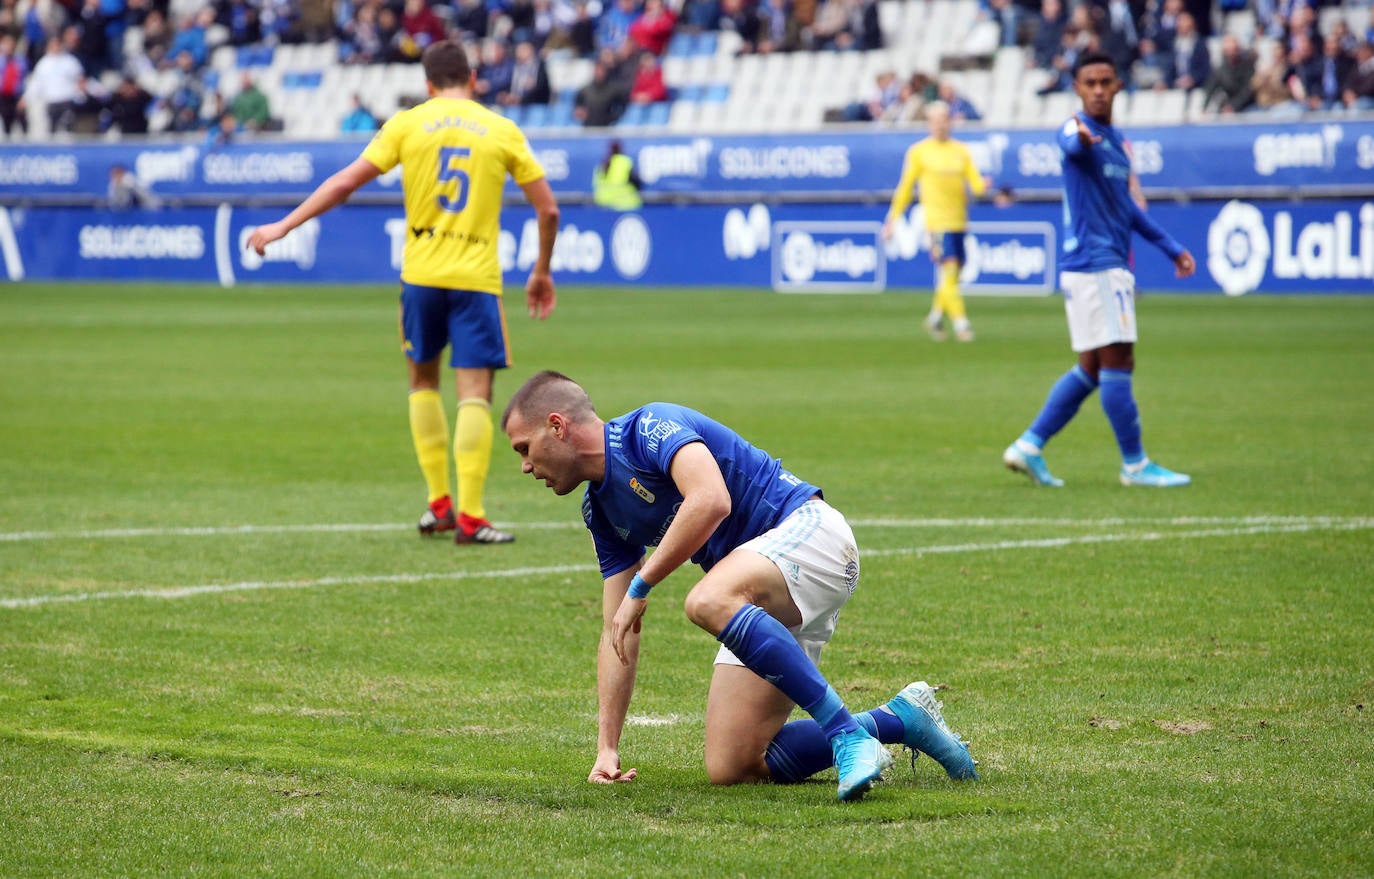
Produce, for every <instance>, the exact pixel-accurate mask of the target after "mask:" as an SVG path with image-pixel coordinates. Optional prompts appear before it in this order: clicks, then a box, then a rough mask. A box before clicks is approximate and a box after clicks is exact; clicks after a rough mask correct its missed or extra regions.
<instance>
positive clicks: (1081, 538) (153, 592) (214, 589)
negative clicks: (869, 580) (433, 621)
mask: <svg viewBox="0 0 1374 879" xmlns="http://www.w3.org/2000/svg"><path fill="white" fill-rule="evenodd" d="M1030 521H1039V520H1030ZM1169 521H1173V520H1169ZM1235 521H1245V520H1235ZM1371 528H1374V518H1351V519H1333V518H1322V519H1296V518H1294V519H1286V520H1280V521H1274V522H1271V523H1270V524H1253V525H1245V526H1243V527H1239V528H1204V529H1199V530H1192V531H1174V532H1160V531H1143V532H1135V533H1130V532H1125V533H1112V534H1082V535H1073V536H1068V537H1048V538H1040V539H1030V540H999V541H993V542H990V543H960V544H946V545H933V546H915V547H896V548H888V549H869V550H864V551H863V555H864V556H865V557H873V556H892V555H915V556H921V555H936V554H940V553H960V552H997V551H1000V550H1015V549H1046V548H1053V547H1060V546H1073V545H1078V544H1091V543H1126V542H1148V541H1159V540H1193V539H1199V538H1209V537H1239V536H1243V535H1252V534H1293V533H1300V532H1308V531H1358V530H1364V529H1371ZM595 570H596V566H595V565H592V564H586V565H549V566H544V567H530V568H506V569H500V570H492V571H449V572H432V573H423V574H376V575H365V576H358V577H320V578H316V579H311V580H278V581H247V582H241V583H209V584H205V585H201V586H173V587H168V588H164V589H129V590H122V591H109V592H79V593H67V594H58V595H36V596H32V597H29V598H5V599H0V609H12V608H23V607H39V606H42V605H49V604H70V603H75V602H85V601H105V600H112V599H125V598H163V599H169V598H187V597H190V596H194V595H211V594H219V593H226V592H251V591H260V590H265V589H314V588H318V587H322V586H346V585H359V584H366V583H420V582H426V581H431V580H477V579H482V578H486V577H501V578H505V577H528V576H540V575H546V574H570V573H583V572H594V571H595Z"/></svg>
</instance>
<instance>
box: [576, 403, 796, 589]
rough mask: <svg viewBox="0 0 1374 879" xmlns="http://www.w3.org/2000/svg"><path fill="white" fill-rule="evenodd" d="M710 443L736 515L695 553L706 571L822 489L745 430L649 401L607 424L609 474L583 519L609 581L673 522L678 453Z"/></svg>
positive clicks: (585, 501) (593, 488)
mask: <svg viewBox="0 0 1374 879" xmlns="http://www.w3.org/2000/svg"><path fill="white" fill-rule="evenodd" d="M693 442H699V443H704V444H705V445H706V448H707V449H709V450H710V452H711V455H712V456H713V457H714V458H715V459H716V463H717V464H719V465H720V472H721V474H722V475H724V477H725V487H726V488H727V489H728V490H729V492H730V515H729V516H727V517H726V518H725V521H723V522H721V523H720V525H719V526H717V527H716V530H715V533H714V534H712V535H711V537H710V539H709V540H707V541H706V545H705V546H703V547H702V548H701V549H700V550H698V551H697V553H696V555H694V556H692V561H693V562H696V563H697V564H698V565H701V567H702V568H703V569H705V570H708V571H709V570H711V567H712V566H713V565H714V564H715V563H716V562H718V561H720V560H721V559H723V558H725V556H726V555H728V554H729V553H730V552H731V551H732V550H734V549H735V548H736V547H738V546H740V545H741V544H743V543H745V542H746V541H749V540H752V539H754V538H755V537H758V536H759V535H760V534H763V533H764V532H766V531H769V530H770V529H772V528H773V527H775V526H776V525H777V524H778V523H779V522H781V521H782V520H783V519H785V518H786V517H787V516H788V515H789V514H791V513H792V511H793V510H795V509H797V508H798V507H800V506H801V505H802V504H804V503H806V501H807V500H809V499H810V498H811V497H812V496H813V495H818V494H820V493H821V490H820V489H819V488H817V487H816V486H814V485H811V484H810V483H807V482H803V481H802V480H800V479H798V478H797V477H795V476H793V475H792V474H791V473H788V472H787V471H786V470H784V469H783V468H782V462H781V461H779V460H778V459H776V458H774V457H772V456H771V455H769V454H768V453H767V452H765V451H763V450H762V449H759V448H756V447H755V446H753V445H751V444H750V443H749V442H747V441H746V440H745V439H744V438H743V437H741V436H740V435H739V434H737V433H735V432H734V431H733V430H731V429H730V428H728V427H726V426H725V425H723V424H720V423H719V422H717V421H713V420H711V419H710V418H707V417H706V416H705V415H702V414H701V413H700V412H697V411H695V410H693V409H688V408H687V407H686V406H678V405H676V404H673V403H650V404H649V405H647V406H641V407H640V408H638V409H636V410H634V411H633V412H629V413H627V414H625V415H622V416H620V417H619V418H615V419H612V420H611V421H609V422H607V423H606V475H605V476H604V477H603V478H602V480H601V481H600V482H598V483H589V484H588V485H587V493H586V494H585V495H584V496H583V498H582V518H583V520H584V521H586V523H587V530H589V531H591V533H592V542H593V543H594V544H595V545H596V556H597V560H598V561H599V562H600V564H601V576H602V577H603V578H605V577H610V576H612V575H614V574H618V573H620V572H621V571H623V570H625V569H626V568H630V567H633V566H634V565H635V563H636V562H638V561H639V560H640V559H641V558H643V556H644V549H645V547H649V546H657V545H658V542H659V541H660V540H662V539H663V535H664V534H665V533H666V532H667V531H668V526H669V525H671V524H672V523H673V517H675V516H676V515H677V511H678V508H679V507H681V505H682V494H681V493H680V492H679V491H678V490H677V485H676V484H675V483H674V482H673V479H672V476H670V475H669V468H670V467H671V466H672V462H673V456H674V455H676V454H677V453H678V451H679V450H680V449H681V448H682V447H683V446H685V445H687V444H688V443H693Z"/></svg>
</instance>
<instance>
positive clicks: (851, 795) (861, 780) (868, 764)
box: [830, 727, 892, 802]
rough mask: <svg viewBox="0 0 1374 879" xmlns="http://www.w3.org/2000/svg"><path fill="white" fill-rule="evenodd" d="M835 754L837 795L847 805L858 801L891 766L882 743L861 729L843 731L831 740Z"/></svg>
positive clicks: (890, 758)
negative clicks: (837, 776)
mask: <svg viewBox="0 0 1374 879" xmlns="http://www.w3.org/2000/svg"><path fill="white" fill-rule="evenodd" d="M830 751H831V753H833V754H834V755H835V768H836V769H837V770H839V773H840V787H839V791H838V792H837V795H838V796H839V798H840V799H842V800H844V801H846V802H852V801H853V800H857V799H861V798H862V797H863V795H864V794H866V793H868V791H869V789H870V788H872V787H873V782H875V781H878V780H879V779H880V778H882V776H883V770H884V769H886V768H887V767H889V766H891V765H892V755H891V754H889V753H888V751H887V748H885V747H883V743H882V742H880V741H878V740H877V739H875V738H873V736H871V735H869V734H868V733H867V732H866V731H864V729H863V728H862V727H860V728H859V729H856V730H854V731H853V732H844V733H840V734H839V735H837V736H835V737H834V738H832V739H831V740H830Z"/></svg>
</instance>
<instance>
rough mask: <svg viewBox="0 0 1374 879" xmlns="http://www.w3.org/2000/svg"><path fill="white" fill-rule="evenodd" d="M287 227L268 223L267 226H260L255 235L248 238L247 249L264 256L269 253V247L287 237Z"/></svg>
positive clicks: (255, 230)
mask: <svg viewBox="0 0 1374 879" xmlns="http://www.w3.org/2000/svg"><path fill="white" fill-rule="evenodd" d="M286 232H287V229H286V226H285V225H284V224H283V223H268V224H267V225H266V226H259V227H258V228H256V229H254V230H253V234H252V235H249V236H248V243H247V245H246V246H247V248H248V249H249V250H252V251H253V252H255V253H256V254H257V255H258V256H262V255H263V254H265V253H266V252H267V245H269V244H271V243H272V242H273V241H280V240H281V239H283V238H285V237H286Z"/></svg>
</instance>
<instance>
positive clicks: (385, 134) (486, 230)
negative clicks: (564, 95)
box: [362, 97, 544, 295]
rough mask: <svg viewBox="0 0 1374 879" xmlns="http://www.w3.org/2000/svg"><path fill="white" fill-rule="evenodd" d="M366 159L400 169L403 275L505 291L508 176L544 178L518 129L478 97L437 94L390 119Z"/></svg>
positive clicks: (414, 280)
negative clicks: (502, 239) (502, 240)
mask: <svg viewBox="0 0 1374 879" xmlns="http://www.w3.org/2000/svg"><path fill="white" fill-rule="evenodd" d="M362 157H363V158H364V159H366V160H367V161H369V162H371V163H372V164H373V165H376V166H377V167H378V168H379V169H381V171H382V172H383V173H385V172H387V171H390V170H391V169H392V168H394V167H396V166H397V165H400V166H401V187H402V190H403V192H404V196H405V206H406V226H407V227H408V228H407V230H406V244H405V250H404V251H403V253H402V255H401V280H402V281H404V282H406V283H408V284H419V285H422V286H426V287H443V288H445V289H450V290H476V291H479V292H483V293H495V294H497V295H500V293H501V264H500V261H499V259H498V257H497V246H496V241H497V236H498V235H499V234H500V231H501V226H500V218H501V200H502V195H503V193H504V191H505V188H506V175H507V174H508V173H509V174H510V176H511V177H512V178H513V179H514V180H515V182H516V183H518V184H521V185H524V184H526V183H530V182H532V181H534V180H538V179H539V178H540V177H543V176H544V169H543V168H542V167H541V166H540V164H539V161H538V160H537V159H535V157H534V153H532V152H531V151H530V145H529V143H528V142H527V141H526V140H525V135H524V134H522V133H521V131H520V129H519V127H517V126H516V124H515V123H514V122H511V121H510V120H509V119H507V118H505V117H504V116H501V115H499V114H497V113H493V112H492V111H490V110H488V109H487V108H485V107H483V106H482V105H481V104H478V103H477V102H476V101H468V100H459V99H456V98H442V97H435V98H430V99H429V100H428V101H425V102H424V103H423V104H420V105H418V106H415V107H412V108H411V109H409V110H404V111H402V112H400V113H397V114H396V115H395V116H393V117H391V118H390V119H389V120H387V122H386V124H385V125H383V126H382V127H381V130H379V131H378V132H377V133H376V134H375V135H374V136H373V138H372V142H371V143H369V144H368V145H367V148H366V149H364V150H363V154H362Z"/></svg>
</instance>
